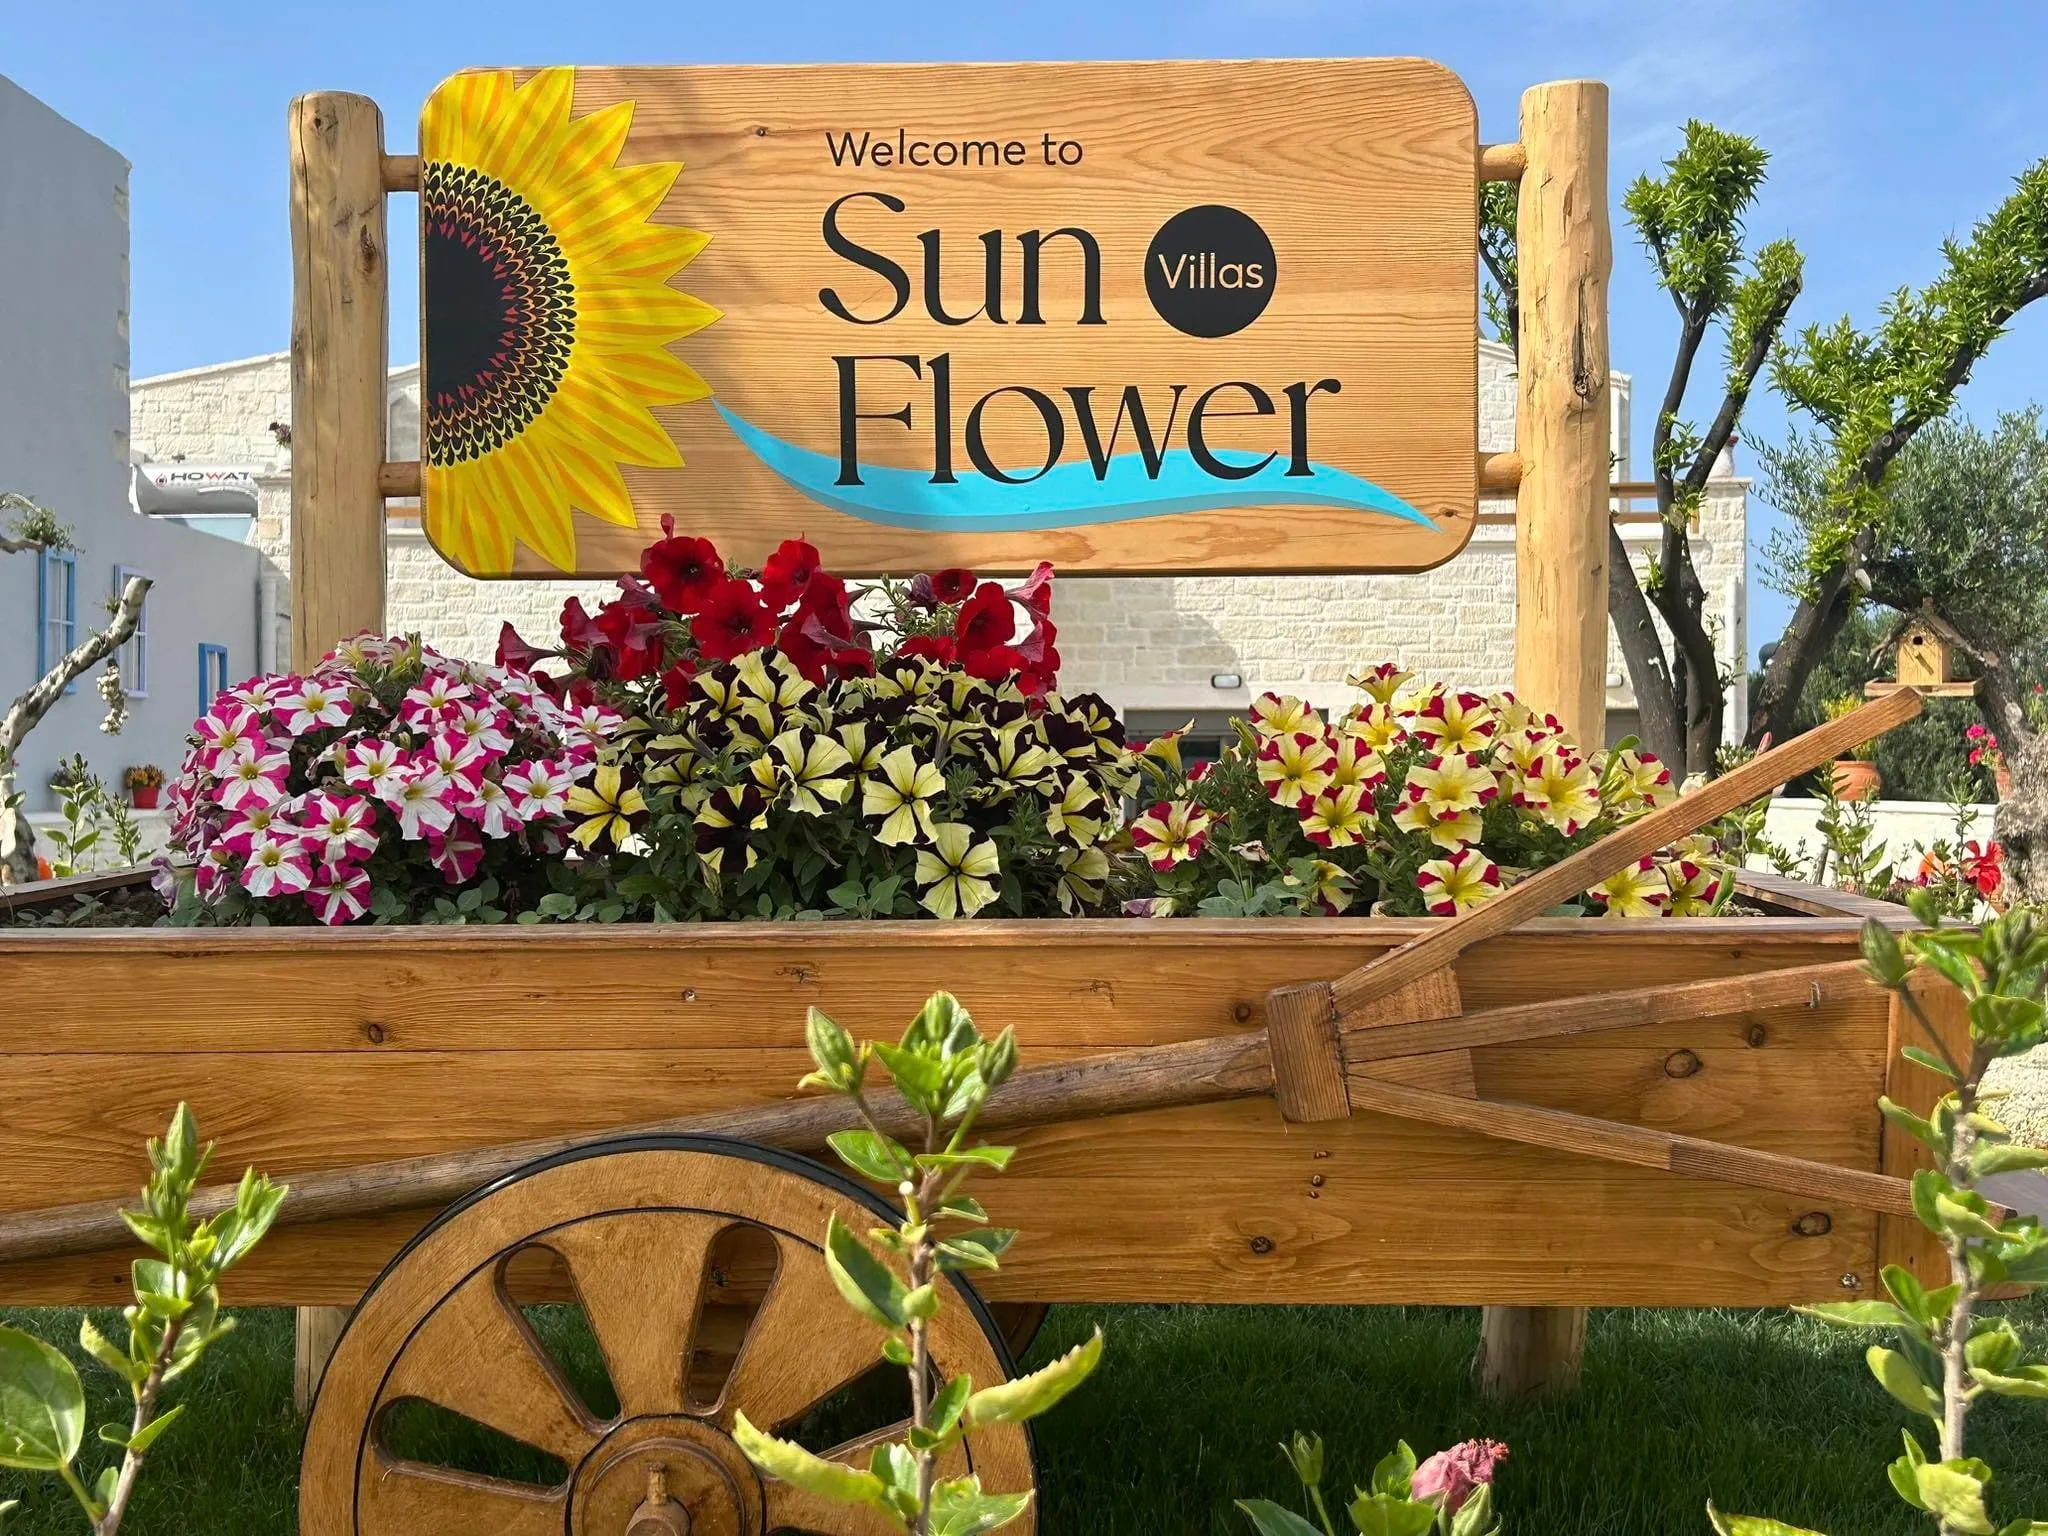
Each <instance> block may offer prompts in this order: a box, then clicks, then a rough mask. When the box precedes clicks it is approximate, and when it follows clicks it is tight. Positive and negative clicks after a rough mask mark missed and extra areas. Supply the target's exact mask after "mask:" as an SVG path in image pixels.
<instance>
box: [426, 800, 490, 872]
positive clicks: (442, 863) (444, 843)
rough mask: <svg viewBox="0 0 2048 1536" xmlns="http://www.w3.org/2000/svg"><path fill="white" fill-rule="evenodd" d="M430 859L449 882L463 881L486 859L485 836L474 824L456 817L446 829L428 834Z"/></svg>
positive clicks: (428, 854) (428, 858) (428, 857)
mask: <svg viewBox="0 0 2048 1536" xmlns="http://www.w3.org/2000/svg"><path fill="white" fill-rule="evenodd" d="M427 860H428V862H429V863H431V864H432V865H433V866H434V868H436V869H438V870H439V871H441V878H442V879H444V880H446V881H447V882H448V883H449V884H450V885H464V884H467V883H468V881H469V880H470V879H471V878H472V877H474V876H475V874H476V871H477V866H478V865H480V864H482V863H483V861H484V840H483V839H482V838H481V837H479V836H478V835H477V830H476V828H475V827H473V826H471V825H470V824H469V823H468V822H466V821H464V820H463V819H462V818H461V817H460V816H457V817H455V818H454V819H453V820H452V821H451V822H450V823H449V827H448V830H447V831H446V832H445V833H440V832H429V833H428V834H427Z"/></svg>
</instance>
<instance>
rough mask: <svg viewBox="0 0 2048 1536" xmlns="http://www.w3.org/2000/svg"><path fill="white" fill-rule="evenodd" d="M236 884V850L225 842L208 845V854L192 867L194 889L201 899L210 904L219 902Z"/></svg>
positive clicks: (202, 855)
mask: <svg viewBox="0 0 2048 1536" xmlns="http://www.w3.org/2000/svg"><path fill="white" fill-rule="evenodd" d="M234 883H235V851H234V849H232V848H230V847H228V845H227V844H226V843H223V842H214V843H210V844H208V845H207V849H206V852H204V853H202V854H201V855H200V856H199V861H198V862H197V863H196V864H194V865H193V866H192V888H193V889H194V890H196V891H197V892H198V893H199V899H200V900H201V901H204V902H207V903H209V904H210V903H212V902H215V901H218V900H219V899H220V897H221V894H222V893H223V892H224V891H225V890H226V889H227V888H228V887H229V886H231V885H233V884H234Z"/></svg>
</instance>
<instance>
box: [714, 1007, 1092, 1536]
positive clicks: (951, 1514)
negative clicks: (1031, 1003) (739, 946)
mask: <svg viewBox="0 0 2048 1536" xmlns="http://www.w3.org/2000/svg"><path fill="white" fill-rule="evenodd" d="M807 1037H808V1040H809V1044H810V1049H811V1059H812V1061H814V1062H815V1063H816V1064H817V1070H816V1071H814V1072H812V1073H810V1074H809V1075H808V1076H807V1077H805V1078H804V1079H803V1086H805V1087H821V1088H826V1089H829V1090H830V1091H832V1092H833V1093H837V1094H840V1095H842V1096H843V1097H844V1098H846V1099H847V1101H848V1102H849V1103H851V1104H852V1105H853V1107H854V1108H855V1109H856V1110H857V1111H858V1113H859V1115H860V1118H861V1121H862V1127H863V1128H862V1129H859V1130H849V1131H841V1132H839V1133H838V1134H836V1135H835V1136H833V1137H832V1138H831V1144H832V1150H833V1151H834V1152H835V1153H837V1154H838V1156H839V1159H840V1161H842V1162H843V1163H845V1164H846V1166H847V1167H849V1168H851V1169H853V1171H854V1172H856V1173H858V1174H860V1175H861V1176H863V1177H864V1178H868V1179H873V1180H875V1181H876V1182H878V1183H881V1184H885V1185H893V1186H895V1189H896V1193H897V1195H898V1196H899V1197H900V1198H901V1200H902V1202H903V1219H902V1220H901V1221H900V1222H898V1223H897V1224H896V1225H895V1226H885V1227H875V1228H873V1229H871V1230H870V1231H869V1233H868V1236H869V1238H870V1239H871V1240H872V1241H873V1242H874V1244H875V1248H878V1249H880V1250H881V1251H880V1253H879V1254H878V1253H877V1252H876V1251H875V1249H871V1248H869V1247H868V1246H867V1244H865V1243H863V1242H861V1241H860V1239H859V1238H857V1237H855V1236H854V1234H853V1233H852V1232H851V1231H850V1230H849V1229H848V1228H847V1227H846V1225H845V1224H844V1223H843V1222H841V1221H840V1220H839V1218H838V1217H837V1216H834V1217H833V1218H832V1220H831V1224H830V1225H829V1227H828V1228H827V1230H826V1233H825V1263H826V1265H827V1266H828V1267H829V1268H830V1270H831V1272H832V1279H833V1282H834V1283H835V1284H836V1285H837V1286H838V1287H839V1292H840V1294H841V1295H842V1296H844V1297H845V1298H846V1301H847V1304H848V1305H849V1306H851V1307H852V1308H853V1310H854V1311H856V1312H858V1313H859V1314H860V1315H861V1316H862V1317H864V1318H866V1319H867V1320H868V1321H869V1322H871V1323H876V1324H879V1325H880V1326H881V1327H883V1328H886V1329H887V1330H889V1339H888V1342H887V1343H886V1344H885V1345H884V1346H883V1349H882V1358H883V1359H885V1360H888V1361H890V1362H892V1363H893V1364H896V1365H900V1366H902V1367H903V1368H904V1369H905V1370H906V1371H907V1372H908V1373H909V1376H910V1395H911V1408H912V1414H911V1427H910V1431H909V1433H908V1435H907V1436H906V1438H905V1439H903V1440H901V1441H893V1442H890V1443H888V1444H885V1445H881V1446H878V1447H877V1448H876V1449H875V1451H874V1454H873V1456H872V1457H871V1458H870V1460H869V1463H868V1465H867V1467H866V1468H864V1469H863V1468H859V1467H851V1466H847V1465H845V1464H844V1463H842V1462H836V1461H825V1460H823V1459H822V1458H820V1457H817V1456H813V1455H812V1454H811V1453H810V1452H809V1451H807V1450H805V1449H803V1447H801V1446H799V1445H795V1444H792V1443H791V1442H790V1441H787V1440H778V1439H776V1438H774V1437H773V1436H772V1435H766V1434H763V1433H762V1432H761V1431H760V1430H758V1429H756V1428H755V1427H754V1426H753V1425H752V1424H750V1423H748V1422H747V1418H746V1415H744V1414H740V1415H738V1416H737V1420H736V1423H735V1426H734V1430H733V1439H734V1440H735V1441H736V1442H738V1444H739V1447H740V1449H741V1450H742V1451H744V1452H745V1453H746V1455H747V1459H748V1460H750V1461H751V1462H753V1464H754V1465H755V1466H756V1467H757V1468H759V1469H760V1470H761V1471H762V1472H763V1473H764V1474H766V1475H767V1476H769V1477H774V1478H778V1479H780V1480H781V1481H783V1482H786V1483H791V1484H794V1485H795V1486H797V1487H799V1488H802V1489H803V1490H805V1491H806V1492H808V1493H813V1494H816V1495H818V1496H819V1497H821V1498H827V1499H832V1500H835V1501H836V1502H839V1503H842V1504H856V1505H864V1506H866V1507H868V1508H870V1509H874V1510H878V1511H879V1512H880V1513H881V1514H883V1515H884V1516H885V1517H887V1518H888V1519H890V1520H892V1521H893V1522H895V1524H896V1526H897V1527H898V1528H899V1529H901V1530H904V1531H908V1532H910V1533H911V1536H980V1533H981V1532H985V1531H996V1530H1000V1529H1002V1527H1004V1526H1006V1525H1008V1524H1009V1523H1010V1522H1011V1521H1013V1520H1015V1519H1017V1518H1018V1517H1019V1516H1020V1515H1022V1514H1023V1513H1024V1511H1025V1509H1026V1508H1027V1507H1028V1505H1029V1504H1030V1502H1031V1495H1030V1493H1029V1492H1024V1493H989V1492H984V1491H983V1489H982V1486H981V1479H980V1478H978V1477H975V1476H972V1475H970V1476H967V1477H954V1478H941V1477H940V1476H939V1475H938V1472H939V1458H940V1457H941V1456H942V1455H943V1454H944V1453H945V1452H946V1451H948V1450H949V1449H951V1448H952V1447H953V1446H954V1445H956V1444H958V1443H959V1442H960V1440H961V1439H962V1438H963V1437H964V1436H966V1435H969V1434H971V1433H972V1432H973V1431H975V1430H977V1429H981V1428H984V1427H986V1426H988V1425H992V1424H1016V1423H1021V1422H1023V1421H1024V1420H1026V1419H1034V1418H1036V1417H1038V1415H1040V1414H1042V1413H1044V1412H1045V1411H1046V1410H1047V1409H1048V1408H1050V1407H1052V1406H1053V1405H1054V1404H1055V1403H1057V1402H1058V1401H1059V1400H1060V1399H1061V1398H1063V1397H1065V1396H1066V1395H1067V1394H1068V1393H1069V1392H1071V1391H1073V1390H1074V1388H1076V1387H1078V1386H1079V1385H1080V1384H1081V1383H1082V1382H1083V1381H1085V1380H1087V1378H1088V1375H1089V1373H1090V1372H1091V1371H1093V1370H1094V1369H1095V1365H1096V1362H1097V1361H1099V1360H1100V1359H1101V1358H1102V1333H1101V1331H1100V1330H1099V1329H1098V1330H1097V1331H1096V1333H1095V1335H1094V1337H1093V1338H1091V1339H1089V1340H1088V1342H1087V1343H1085V1344H1081V1345H1078V1346H1076V1347H1075V1348H1074V1349H1072V1350H1070V1351H1068V1353H1067V1354H1065V1355H1063V1356H1062V1357H1061V1358H1059V1359H1058V1360H1055V1361H1054V1362H1053V1363H1052V1364H1051V1365H1048V1366H1046V1367H1045V1368H1044V1369H1043V1370H1040V1371H1037V1372H1034V1373H1033V1374H1032V1375H1029V1376H1024V1377H1020V1378H1019V1379H1018V1380H1016V1381H1006V1382H997V1383H995V1384H993V1385H991V1386H987V1387H983V1388H982V1389H981V1390H980V1391H976V1390H975V1386H974V1383H973V1381H972V1380H971V1379H969V1378H968V1377H966V1376H956V1377H954V1378H952V1379H951V1380H950V1381H947V1380H941V1379H940V1377H939V1374H938V1371H937V1368H936V1366H935V1365H934V1363H933V1360H932V1355H931V1345H930V1326H931V1320H932V1319H933V1318H934V1317H936V1316H937V1315H938V1312H939V1307H940V1305H941V1298H942V1295H943V1292H944V1290H945V1283H946V1282H945V1276H946V1275H948V1274H950V1273H954V1272H957V1271H961V1270H970V1269H974V1270H994V1269H995V1268H996V1267H997V1262H998V1260H999V1259H1000V1258H1001V1256H1002V1254H1003V1252H1004V1251H1005V1250H1006V1249H1007V1248H1008V1247H1009V1246H1010V1243H1011V1241H1012V1240H1013V1239H1014V1238H1015V1237H1016V1235H1017V1234H1016V1233H1015V1232H1013V1231H1010V1230H1007V1229H1005V1228H1000V1227H991V1226H989V1225H987V1222H988V1213H987V1212H986V1211H984V1210H983V1209H982V1207H981V1205H980V1203H979V1202H978V1201H976V1200H974V1199H973V1198H972V1197H970V1196H969V1195H967V1194H966V1193H965V1191H964V1186H965V1184H966V1183H967V1180H968V1179H969V1177H970V1176H972V1175H973V1174H975V1173H977V1172H979V1171H982V1170H992V1171H995V1172H1001V1171H1002V1169H1004V1168H1005V1167H1007V1166H1008V1165H1009V1161H1010V1157H1011V1155H1012V1153H1013V1152H1014V1151H1015V1150H1016V1149H1015V1148H1013V1147H996V1146H989V1145H988V1144H986V1143H983V1142H972V1141H970V1140H969V1139H968V1138H969V1136H970V1134H971V1133H972V1131H973V1129H974V1122H975V1119H976V1117H977V1116H978V1115H979V1114H980V1113H981V1107H982V1104H983V1103H984V1102H985V1101H986V1100H987V1098H988V1095H989V1093H990V1092H991V1091H992V1090H993V1089H995V1088H997V1087H998V1086H1000V1085H1001V1084H1002V1083H1003V1081H1004V1080H1005V1079H1006V1078H1008V1077H1009V1076H1010V1074H1011V1073H1012V1072H1013V1071H1015V1070H1016V1066H1017V1040H1016V1036H1015V1034H1014V1033H1013V1032H1012V1031H1010V1030H1007V1029H1006V1030H1004V1031H1003V1032H1002V1033H1001V1034H1000V1035H998V1036H997V1037H996V1038H995V1039H993V1040H984V1039H983V1038H982V1036H981V1032H980V1031H979V1030H978V1029H976V1028H975V1024H974V1020H973V1018H972V1017H971V1016H970V1015H969V1014H968V1012H967V1010H966V1009H965V1008H963V1007H961V1006H960V1003H959V1001H958V1000H957V999H956V998H954V997H953V995H952V994H951V993H949V992H936V993H934V994H932V996H931V998H930V999H929V1000H928V1001H927V1002H926V1003H925V1005H924V1007H923V1008H922V1009H921V1010H919V1012H918V1015H917V1018H916V1019H915V1020H913V1021H912V1023H911V1025H910V1028H909V1029H908V1030H907V1031H906V1032H905V1033H904V1036H903V1039H902V1041H901V1043H900V1044H897V1045H880V1044H875V1043H872V1042H868V1041H862V1042H861V1043H860V1044H859V1045H857V1046H856V1045H855V1044H854V1042H853V1040H852V1039H851V1037H849V1036H848V1035H847V1033H846V1031H845V1030H843V1029H841V1028H840V1027H839V1026H838V1025H837V1024H835V1023H834V1022H833V1021H832V1020H831V1019H829V1018H827V1017H826V1016H825V1015H824V1014H823V1013H821V1012H820V1011H819V1010H818V1009H816V1008H813V1009H812V1010H811V1012H810V1020H809V1024H808V1028H807ZM876 1063H879V1064H880V1066H881V1069H882V1071H883V1073H884V1074H885V1075H886V1076H887V1077H889V1078H890V1079H892V1080H893V1081H894V1083H895V1085H896V1088H897V1091H898V1092H900V1093H901V1094H902V1095H903V1098H904V1099H905V1101H906V1102H907V1103H908V1104H909V1105H910V1106H911V1108H912V1109H913V1110H914V1111H915V1112H916V1114H917V1116H918V1118H919V1120H920V1121H921V1122H922V1127H923V1134H922V1136H921V1138H919V1140H920V1141H921V1145H922V1147H923V1150H922V1151H918V1152H913V1151H911V1150H910V1149H909V1148H908V1147H906V1146H904V1145H903V1143H901V1142H900V1141H898V1140H897V1139H896V1138H895V1137H894V1136H891V1135H890V1134H889V1133H888V1132H887V1131H886V1130H884V1129H883V1127H882V1125H881V1123H880V1121H879V1120H878V1119H877V1118H876V1116H875V1114H874V1112H873V1111H872V1110H871V1108H870V1107H869V1104H868V1099H867V1093H866V1088H865V1086H864V1085H865V1083H866V1079H867V1073H868V1070H869V1068H870V1067H871V1066H873V1065H874V1064H876Z"/></svg>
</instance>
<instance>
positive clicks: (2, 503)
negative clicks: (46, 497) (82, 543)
mask: <svg viewBox="0 0 2048 1536" xmlns="http://www.w3.org/2000/svg"><path fill="white" fill-rule="evenodd" d="M0 515H4V516H5V517H6V519H7V521H6V523H5V525H4V527H0V538H4V539H5V540H7V541H8V542H9V543H11V544H15V545H19V546H21V547H24V548H28V549H58V550H70V551H72V552H74V553H75V552H76V551H77V549H78V544H77V542H76V541H75V540H74V539H73V537H72V534H71V530H70V529H69V528H68V527H66V526H65V525H64V524H63V523H60V522H58V521H57V514H56V513H54V512H52V511H50V509H49V508H47V507H44V506H41V505H39V504H37V503H36V502H33V501H31V500H29V498H28V497H26V496H23V495H22V494H20V493H19V492H18V491H0Z"/></svg>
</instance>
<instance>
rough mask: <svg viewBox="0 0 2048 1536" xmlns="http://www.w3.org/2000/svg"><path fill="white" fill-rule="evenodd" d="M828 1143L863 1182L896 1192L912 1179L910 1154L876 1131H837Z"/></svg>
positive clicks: (813, 1010) (829, 1138) (827, 1140)
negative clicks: (899, 1185) (873, 1182)
mask: <svg viewBox="0 0 2048 1536" xmlns="http://www.w3.org/2000/svg"><path fill="white" fill-rule="evenodd" d="M811 1011H812V1012H813V1013H816V1012H817V1010H816V1009H815V1008H814V1009H812V1010H811ZM825 1140H826V1142H827V1144H828V1145H830V1146H831V1148H832V1150H833V1151H834V1152H836V1153H838V1154H839V1160H840V1161H841V1162H842V1163H844V1164H846V1166H847V1167H849V1168H851V1169H852V1170H853V1171H854V1172H855V1173H857V1174H860V1175H861V1176H862V1177H863V1178H869V1179H873V1180H874V1181H875V1182H876V1183H877V1184H887V1185H889V1186H890V1187H891V1188H894V1187H895V1186H896V1185H898V1184H900V1183H902V1182H903V1181H904V1180H905V1179H907V1178H909V1177H910V1174H911V1162H910V1153H909V1152H907V1151H906V1150H904V1148H903V1147H902V1146H901V1145H899V1144H898V1143H897V1142H896V1141H894V1140H893V1139H892V1138H890V1137H887V1136H879V1135H877V1134H876V1133H875V1132H873V1131H835V1132H834V1133H833V1134H832V1135H830V1136H828V1137H826V1138H825Z"/></svg>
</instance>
